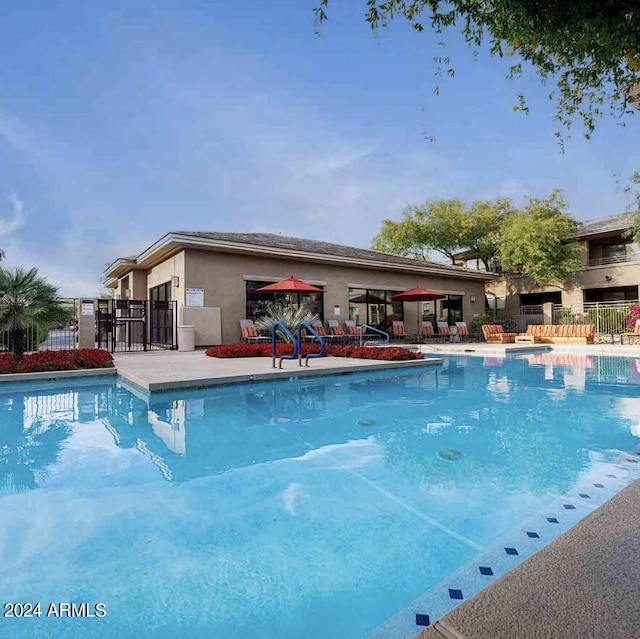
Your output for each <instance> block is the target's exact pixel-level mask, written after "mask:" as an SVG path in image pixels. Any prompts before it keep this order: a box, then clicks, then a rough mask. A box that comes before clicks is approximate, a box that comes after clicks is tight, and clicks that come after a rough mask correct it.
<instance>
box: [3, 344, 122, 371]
mask: <svg viewBox="0 0 640 639" xmlns="http://www.w3.org/2000/svg"><path fill="white" fill-rule="evenodd" d="M88 368H113V357H112V356H111V353H107V351H103V350H100V349H97V348H79V349H74V350H60V351H37V352H35V353H28V354H26V355H24V356H23V357H22V359H19V358H17V357H16V356H15V355H14V354H13V353H3V354H2V355H0V373H39V372H42V371H68V370H76V369H88Z"/></svg>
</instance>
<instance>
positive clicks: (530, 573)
mask: <svg viewBox="0 0 640 639" xmlns="http://www.w3.org/2000/svg"><path fill="white" fill-rule="evenodd" d="M638 459H639V460H640V457H638ZM639 557H640V480H638V481H636V482H635V483H634V484H632V485H631V486H629V487H628V488H626V489H625V490H623V491H622V492H620V493H619V494H618V495H616V496H615V497H613V498H612V499H611V500H609V501H608V502H607V503H605V504H604V505H603V506H601V507H600V508H598V509H597V510H595V511H594V512H593V513H591V514H590V515H589V516H588V517H586V518H585V519H583V520H582V521H581V522H579V523H578V524H576V526H574V527H573V528H572V529H570V530H569V531H567V532H566V533H564V534H563V535H562V536H560V537H559V538H558V539H556V540H555V541H554V542H552V543H551V544H549V545H548V546H546V547H545V548H543V549H542V550H540V551H539V552H538V553H536V554H535V555H532V556H531V557H529V558H528V559H527V560H526V561H524V562H523V563H522V564H520V565H519V566H517V567H516V568H514V569H513V570H511V571H510V572H508V573H507V574H506V575H504V576H503V577H502V578H500V579H499V580H497V581H496V582H495V583H493V584H491V585H490V586H487V587H486V588H484V589H483V590H481V591H480V592H479V593H477V594H476V595H475V596H474V597H472V598H471V599H469V601H467V602H465V603H463V604H461V605H460V606H458V607H457V608H455V609H454V610H452V611H451V612H449V613H448V614H446V615H445V616H444V617H443V618H442V619H440V620H439V621H437V622H436V623H435V624H434V626H432V627H430V628H427V629H425V630H423V631H422V632H421V633H419V634H418V635H416V639H442V638H443V637H445V638H446V639H574V638H575V639H578V638H579V639H604V638H606V639H631V638H633V637H640V560H639V559H638V558H639Z"/></svg>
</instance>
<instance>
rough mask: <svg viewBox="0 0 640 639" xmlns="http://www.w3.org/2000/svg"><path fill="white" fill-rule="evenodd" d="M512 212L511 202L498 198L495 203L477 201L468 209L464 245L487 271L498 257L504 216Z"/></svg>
mask: <svg viewBox="0 0 640 639" xmlns="http://www.w3.org/2000/svg"><path fill="white" fill-rule="evenodd" d="M511 211H513V205H512V204H511V200H509V199H507V198H498V199H497V200H496V201H495V202H491V201H489V200H478V201H476V202H473V203H472V204H471V208H470V209H469V228H468V230H467V238H466V243H467V246H468V247H469V249H471V250H473V251H474V252H475V254H476V255H477V256H478V258H479V259H480V261H481V262H482V263H483V264H484V267H485V269H486V270H487V271H488V270H490V267H491V262H492V260H493V259H494V258H495V257H496V256H497V255H498V243H499V241H500V234H501V232H502V224H503V222H504V219H505V216H506V215H507V214H508V213H509V212H511Z"/></svg>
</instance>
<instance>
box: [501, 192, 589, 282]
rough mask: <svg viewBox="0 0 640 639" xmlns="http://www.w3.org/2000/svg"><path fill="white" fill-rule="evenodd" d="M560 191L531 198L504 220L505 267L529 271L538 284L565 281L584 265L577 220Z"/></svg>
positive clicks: (503, 254) (506, 268)
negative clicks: (578, 237)
mask: <svg viewBox="0 0 640 639" xmlns="http://www.w3.org/2000/svg"><path fill="white" fill-rule="evenodd" d="M566 209H567V204H566V202H565V201H564V198H563V196H562V193H561V192H560V191H554V192H553V193H552V194H551V195H550V196H549V197H548V198H546V199H539V198H529V200H528V201H527V204H526V206H525V207H524V208H523V209H522V210H521V211H516V210H514V211H511V212H510V213H509V214H508V215H507V216H506V217H505V220H504V227H503V230H502V235H501V237H500V242H499V253H498V255H499V259H500V262H501V264H502V267H503V268H504V269H505V270H506V271H512V272H520V273H523V274H524V275H527V276H528V277H529V278H530V279H531V281H532V282H534V284H536V285H537V286H544V285H546V284H550V283H556V282H562V281H564V280H565V279H566V278H567V277H569V276H570V275H572V274H573V273H576V272H577V271H579V270H580V268H581V261H580V249H579V247H578V244H577V242H575V241H574V239H575V232H576V226H577V223H576V221H575V220H574V219H573V217H572V216H571V215H570V214H569V213H568V212H567V210H566Z"/></svg>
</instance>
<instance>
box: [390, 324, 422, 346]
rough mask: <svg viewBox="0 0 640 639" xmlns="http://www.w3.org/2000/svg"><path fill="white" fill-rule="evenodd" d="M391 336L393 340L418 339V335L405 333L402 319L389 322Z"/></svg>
mask: <svg viewBox="0 0 640 639" xmlns="http://www.w3.org/2000/svg"><path fill="white" fill-rule="evenodd" d="M391 337H393V339H394V340H403V341H405V342H406V341H414V342H417V341H419V337H418V335H412V334H411V333H407V331H406V330H405V328H404V322H403V321H402V320H394V321H393V322H392V323H391Z"/></svg>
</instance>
